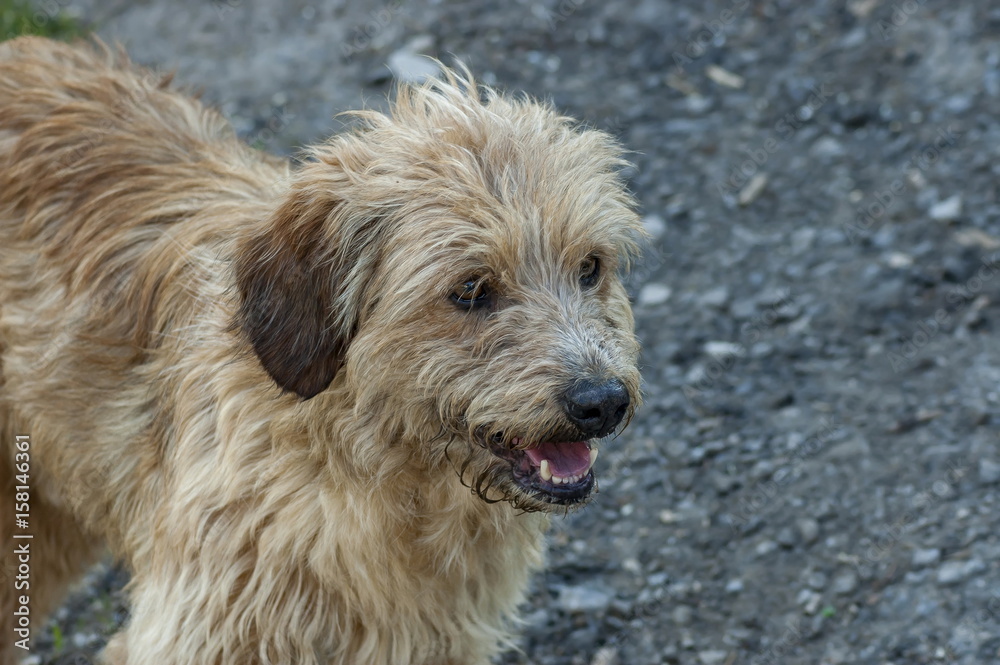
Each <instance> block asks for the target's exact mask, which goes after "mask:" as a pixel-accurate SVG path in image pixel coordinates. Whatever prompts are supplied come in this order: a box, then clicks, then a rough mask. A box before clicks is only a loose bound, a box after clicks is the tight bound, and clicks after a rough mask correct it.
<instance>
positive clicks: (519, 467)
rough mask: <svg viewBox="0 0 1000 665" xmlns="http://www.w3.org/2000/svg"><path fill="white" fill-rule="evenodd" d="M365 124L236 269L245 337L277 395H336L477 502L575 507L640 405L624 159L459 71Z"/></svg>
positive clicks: (317, 170) (294, 193) (339, 142)
mask: <svg viewBox="0 0 1000 665" xmlns="http://www.w3.org/2000/svg"><path fill="white" fill-rule="evenodd" d="M360 116H361V120H362V123H363V126H362V127H361V128H360V129H358V130H357V131H355V132H352V133H348V134H345V135H342V136H338V137H335V138H333V139H331V140H330V141H329V142H328V143H326V144H324V145H322V146H320V147H318V148H316V149H315V150H314V160H313V161H312V162H310V163H309V164H307V165H306V166H304V167H303V168H302V170H301V171H300V172H299V174H298V176H297V179H296V182H295V183H294V184H293V186H292V188H291V191H290V192H289V194H288V195H287V197H286V199H285V200H284V202H283V204H282V205H281V206H280V208H279V209H278V210H277V211H276V212H275V214H274V215H273V217H272V219H271V220H270V221H269V224H268V226H267V228H266V230H264V231H263V232H261V233H259V234H257V235H256V236H255V237H253V238H250V239H248V240H247V241H245V243H244V244H243V246H242V247H241V249H240V251H239V252H238V255H237V260H236V281H237V286H238V289H239V292H240V296H241V310H240V313H239V320H238V325H239V326H240V327H241V328H242V329H243V331H244V332H245V334H246V335H247V337H248V339H249V340H250V342H251V343H252V345H253V348H254V350H255V352H256V354H257V356H258V357H259V359H260V362H261V364H262V365H263V367H264V369H265V370H266V371H267V372H268V373H269V374H270V376H271V377H272V378H273V379H274V380H275V381H276V382H277V383H278V385H280V386H281V387H282V388H283V389H285V390H288V391H293V392H295V393H297V394H298V395H300V396H301V397H302V398H305V399H308V398H311V397H313V396H315V395H316V394H318V393H320V392H321V391H323V390H325V389H326V388H327V387H328V386H329V385H330V383H331V382H332V381H333V380H334V378H335V377H336V383H335V388H336V389H342V390H346V391H348V392H349V393H350V394H351V396H352V399H353V400H354V413H355V414H356V415H358V416H359V417H361V418H367V419H371V420H372V421H373V423H375V424H376V425H377V427H378V428H379V429H378V431H379V432H380V436H382V437H384V439H386V440H389V441H392V442H393V443H398V444H403V445H412V444H415V446H414V450H413V451H412V455H413V456H414V459H419V460H421V461H422V462H424V463H425V464H426V465H427V468H432V469H434V468H437V469H448V471H447V472H448V473H453V472H454V471H452V470H451V469H454V470H457V472H458V474H459V475H460V477H461V478H462V479H463V481H464V482H466V483H467V484H469V485H470V486H471V487H473V489H474V490H476V491H477V493H478V494H479V495H480V496H481V497H482V498H484V499H487V500H507V501H510V502H511V503H512V504H514V505H516V506H518V507H520V508H523V509H526V510H551V509H555V507H558V506H572V505H577V504H581V503H583V502H585V501H586V500H587V499H588V497H589V496H590V495H591V493H592V491H593V489H594V487H595V478H594V472H593V470H592V468H591V467H592V466H593V463H594V458H595V457H596V455H597V441H598V440H599V439H601V438H602V437H606V436H608V435H610V434H613V433H615V432H616V431H618V430H619V429H620V428H622V427H623V426H624V424H625V423H627V421H628V419H629V418H630V417H631V414H632V413H633V411H634V409H635V408H636V406H637V405H638V402H639V373H638V369H637V365H636V363H637V355H638V350H639V347H638V343H637V340H636V338H635V335H634V333H633V319H632V313H631V309H630V307H629V302H628V298H627V295H626V292H625V289H624V287H623V285H622V282H621V275H622V273H623V272H624V271H625V270H626V269H627V267H628V264H629V261H630V259H631V258H632V257H633V256H634V255H635V254H636V253H637V251H638V249H639V243H640V242H641V240H642V237H643V233H644V232H643V231H642V225H641V224H640V222H639V220H638V218H637V217H636V215H635V213H634V211H633V207H634V206H633V201H632V199H631V197H630V196H629V195H628V194H627V192H626V191H625V188H624V186H623V184H622V183H621V181H620V178H619V176H618V170H619V169H620V167H621V166H622V165H623V163H624V162H623V161H622V159H621V150H620V148H619V146H618V145H617V144H616V143H615V141H614V140H613V139H612V138H611V137H609V136H608V135H606V134H604V133H602V132H598V131H594V130H589V129H584V128H581V127H579V126H578V125H576V124H574V123H573V122H572V121H571V120H570V119H568V118H565V117H562V116H560V115H558V114H557V113H556V112H554V111H553V110H552V109H551V108H549V107H547V106H545V105H541V104H538V103H536V102H533V101H530V100H527V99H518V100H513V99H509V98H506V97H503V96H501V95H499V94H497V93H495V92H493V91H491V90H483V89H479V88H477V87H476V86H475V85H474V84H473V83H472V82H471V80H470V79H468V78H463V77H461V76H459V75H456V74H454V73H451V72H446V77H445V80H444V81H435V82H432V83H428V84H425V85H423V86H418V87H404V88H402V89H401V90H400V91H399V93H398V95H397V99H396V101H395V103H394V105H393V108H392V112H391V114H389V115H382V114H378V113H373V112H366V113H362V114H360Z"/></svg>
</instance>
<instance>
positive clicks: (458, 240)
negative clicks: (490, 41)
mask: <svg viewBox="0 0 1000 665" xmlns="http://www.w3.org/2000/svg"><path fill="white" fill-rule="evenodd" d="M357 118H358V120H357V127H356V128H355V129H353V130H351V131H349V132H346V133H344V134H342V135H338V136H335V137H333V138H332V139H330V140H329V141H327V142H325V143H323V144H321V145H318V146H316V147H314V148H312V149H310V151H309V153H308V156H307V158H306V159H304V160H303V163H302V164H301V165H299V166H298V167H296V168H292V167H291V166H290V165H288V164H287V163H285V162H284V161H282V160H278V159H276V158H273V157H268V156H265V155H263V154H261V153H260V152H258V151H256V150H254V149H251V148H250V147H248V146H247V145H245V144H244V143H242V142H241V141H240V140H238V139H237V137H236V136H235V134H234V132H233V130H232V128H231V127H230V126H229V125H228V124H227V123H226V121H225V120H224V119H223V118H222V117H221V116H220V115H219V114H218V113H217V112H215V111H213V110H211V109H208V108H206V107H205V106H203V105H202V104H201V103H199V102H198V101H196V100H194V99H192V98H190V97H189V96H186V95H184V94H180V93H178V92H176V91H173V90H171V89H170V88H169V81H168V80H166V79H164V78H163V77H160V76H155V75H152V74H151V73H149V72H146V71H143V70H140V69H137V68H135V67H133V66H131V65H130V64H129V63H128V62H127V60H126V58H125V57H124V56H123V55H120V54H117V53H112V52H110V51H109V50H108V49H106V48H104V47H102V46H100V45H98V46H96V47H90V46H68V45H65V44H60V43H55V42H52V41H48V40H44V39H38V38H23V39H17V40H14V41H11V42H7V43H4V44H2V45H0V242H2V250H0V251H2V253H0V358H2V374H0V431H2V436H3V440H2V443H0V451H2V452H3V454H2V455H0V492H2V494H0V496H3V505H4V507H3V510H0V540H2V542H3V548H4V551H5V552H6V555H5V558H4V577H5V579H4V580H2V588H0V615H2V616H3V622H4V625H5V626H6V629H5V630H4V631H3V640H4V647H5V648H8V647H10V645H11V644H12V643H13V642H14V641H15V640H18V639H20V637H19V636H22V635H24V634H25V632H26V631H27V632H30V631H31V630H36V631H37V630H38V629H39V628H40V627H41V625H42V621H43V619H44V617H45V614H46V612H48V611H49V610H51V609H52V607H53V606H54V604H56V603H58V602H59V599H60V597H61V595H62V593H63V592H64V590H65V587H66V585H67V584H69V583H70V582H71V581H72V580H73V579H74V578H75V577H76V576H77V575H79V574H80V572H81V571H83V570H84V569H85V568H86V567H87V566H88V565H89V564H91V563H92V562H93V561H94V560H95V558H97V557H99V556H100V555H101V554H102V553H103V552H104V551H105V548H106V547H107V548H110V550H111V552H112V553H113V555H114V556H115V557H117V558H119V559H120V560H122V561H124V562H125V564H126V565H127V567H128V569H129V570H130V571H131V573H132V580H131V583H130V584H129V587H128V591H129V595H130V600H131V607H132V612H131V616H130V618H129V620H128V622H127V624H126V626H125V627H124V628H123V629H122V631H121V632H119V633H118V634H117V635H115V636H114V637H113V638H112V639H111V641H110V643H109V644H108V646H107V648H106V649H105V650H104V652H103V653H102V656H101V657H102V659H103V661H104V662H106V663H109V664H114V665H124V664H126V663H128V664H129V665H195V664H203V665H230V664H232V665H254V664H261V665H263V664H274V665H285V664H292V663H294V664H296V665H319V664H323V665H330V664H334V663H342V664H345V665H346V664H351V665H361V664H364V665H380V664H385V665H405V664H425V665H447V664H452V665H470V664H476V665H478V664H484V663H487V662H488V661H489V658H490V656H491V655H492V654H494V653H496V652H497V650H498V649H500V648H502V647H504V646H507V645H509V644H510V629H511V627H512V622H513V617H514V615H515V609H516V607H517V605H518V603H519V602H520V601H521V600H522V599H523V595H524V590H525V587H526V583H527V581H528V579H529V576H530V574H531V573H532V571H533V570H535V569H537V568H538V567H539V566H540V565H541V563H542V559H543V534H544V531H545V528H546V525H547V521H548V515H547V514H548V513H553V512H555V513H559V512H563V511H565V510H567V509H570V508H572V507H576V506H580V505H583V504H584V503H586V502H587V500H588V498H589V497H590V496H591V494H592V493H593V490H594V488H595V484H596V481H595V479H594V472H593V470H592V468H591V467H592V466H593V462H594V458H595V457H596V452H597V440H598V439H600V438H602V437H605V436H607V435H609V434H612V433H614V432H616V431H618V430H620V429H621V427H622V426H623V424H624V423H626V422H627V419H628V418H629V417H630V415H631V414H632V412H633V410H634V409H635V408H636V406H637V403H638V398H639V374H638V371H637V364H636V362H637V354H638V344H637V341H636V338H635V336H634V333H633V320H632V315H631V312H630V308H629V302H628V299H627V297H626V292H625V290H624V288H623V285H622V282H621V275H622V273H623V271H624V270H625V269H626V267H627V264H628V262H629V260H630V257H632V256H634V255H635V254H636V252H637V251H638V247H639V243H640V242H641V241H642V235H643V231H642V226H641V224H640V222H639V220H638V219H637V217H636V215H635V213H634V211H633V201H632V200H631V198H630V196H629V195H628V194H627V193H626V191H625V189H624V187H623V185H622V183H621V182H620V178H619V176H618V170H619V167H620V166H621V164H622V163H623V162H622V161H621V156H620V149H619V147H618V146H617V145H616V143H615V142H614V141H613V140H612V139H611V138H610V137H609V136H607V135H606V134H603V133H601V132H598V131H593V130H589V129H585V128H581V127H579V126H577V125H576V124H574V123H573V122H572V121H571V120H570V119H568V118H566V117H563V116H560V115H558V114H557V113H556V112H554V111H553V110H552V109H551V108H549V107H547V106H545V105H541V104H539V103H537V102H534V101H531V100H528V99H511V98H508V97H505V96H503V95H501V94H499V93H497V92H494V91H492V90H489V89H482V88H479V87H477V86H476V84H475V83H474V82H473V81H472V80H471V78H470V77H469V76H468V74H467V73H465V72H462V73H456V72H453V71H446V72H445V74H444V77H443V80H435V81H432V82H428V83H425V84H422V85H419V86H403V87H401V88H400V89H399V90H398V93H397V95H396V99H395V101H394V103H393V104H392V108H391V112H390V113H388V114H385V115H383V114H380V113H376V112H370V111H368V112H360V113H358V114H357ZM20 499H25V500H24V501H21V500H20ZM12 504H16V505H12ZM15 516H16V518H15ZM29 536H30V537H29ZM29 569H30V573H29V572H28V570H29ZM29 613H30V621H29V622H26V621H25V620H24V619H23V617H24V615H25V614H29ZM12 622H13V624H12ZM25 623H30V628H25V627H24V624H25ZM17 631H20V632H17ZM25 644H26V643H20V644H18V646H24V645H25ZM18 653H21V654H23V653H24V652H23V651H21V650H20V649H18V648H16V647H13V648H10V650H9V651H5V652H4V654H5V655H4V656H3V658H2V662H3V663H12V662H13V661H14V659H15V657H16V654H18Z"/></svg>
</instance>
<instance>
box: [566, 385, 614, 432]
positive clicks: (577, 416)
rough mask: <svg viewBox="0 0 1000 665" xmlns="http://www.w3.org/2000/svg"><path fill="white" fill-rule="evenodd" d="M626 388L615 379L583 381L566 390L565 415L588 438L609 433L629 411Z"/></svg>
mask: <svg viewBox="0 0 1000 665" xmlns="http://www.w3.org/2000/svg"><path fill="white" fill-rule="evenodd" d="M628 405H629V396H628V390H626V389H625V384H623V383H622V382H621V381H619V380H618V379H612V380H611V381H606V382H604V383H599V384H598V383H592V382H590V381H584V382H582V383H578V384H577V385H576V386H574V387H573V388H572V389H571V390H570V391H569V392H568V393H566V415H567V416H568V417H569V419H570V421H571V422H572V423H573V424H574V425H576V426H577V427H579V428H580V431H581V432H583V434H584V435H585V436H587V437H600V436H605V435H606V434H609V433H610V432H611V430H613V429H614V428H615V426H616V425H618V423H620V422H621V421H622V418H624V417H625V413H626V412H627V411H628Z"/></svg>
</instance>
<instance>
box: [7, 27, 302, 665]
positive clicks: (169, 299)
mask: <svg viewBox="0 0 1000 665" xmlns="http://www.w3.org/2000/svg"><path fill="white" fill-rule="evenodd" d="M168 84H169V77H164V76H162V75H158V74H154V73H152V72H148V71H143V70H139V69H136V68H133V67H131V66H130V65H128V63H127V61H126V59H125V58H124V56H122V55H120V54H116V53H114V52H112V51H111V50H109V49H107V48H104V47H102V46H97V47H96V48H90V47H84V48H80V47H75V46H69V45H66V44H61V43H58V42H53V41H49V40H45V39H37V38H21V39H16V40H13V41H10V42H5V43H3V44H0V357H2V363H3V364H2V366H0V433H2V436H3V440H2V442H0V446H2V449H3V454H0V467H3V468H0V486H2V487H0V491H2V496H3V497H4V501H5V502H9V501H10V497H13V496H14V495H15V488H14V486H13V485H11V484H10V480H11V478H12V477H13V474H12V473H11V469H10V468H9V467H10V460H11V459H14V453H13V452H12V451H11V448H13V446H14V445H15V436H17V435H19V434H20V435H22V436H29V437H30V439H25V440H26V441H30V451H29V452H28V454H22V455H21V457H20V459H22V460H27V461H29V463H30V464H29V467H25V468H30V472H29V473H28V474H25V475H23V476H22V479H27V480H28V482H27V483H26V485H25V486H26V487H30V502H29V504H30V511H29V515H30V516H29V517H28V519H27V520H26V521H25V524H26V528H23V529H18V528H17V526H16V525H15V523H14V515H13V514H12V511H11V510H10V506H9V505H8V506H7V509H5V510H3V511H0V536H2V537H3V540H4V541H5V542H7V543H8V544H9V543H10V542H11V541H10V540H9V538H10V535H11V534H12V533H14V532H16V531H22V532H23V534H25V535H31V536H33V538H32V539H23V542H24V543H32V544H33V545H34V549H33V551H32V555H31V562H30V565H31V567H32V570H34V571H35V576H34V580H33V581H32V583H31V585H30V586H26V585H25V584H24V583H22V584H20V585H16V584H15V582H16V577H17V570H18V566H19V565H20V564H21V562H19V561H18V559H17V557H13V558H12V557H11V555H10V553H9V552H7V553H6V554H5V556H4V566H3V572H4V579H3V581H2V582H0V607H2V608H3V610H4V619H3V621H2V623H3V626H4V631H3V632H4V634H5V635H10V634H11V632H10V630H9V629H8V628H9V624H10V622H11V621H12V617H11V614H10V612H9V611H8V610H9V609H10V608H12V607H14V606H15V605H16V600H17V599H18V597H19V596H20V595H22V594H23V595H24V596H25V597H26V598H30V607H31V611H32V615H33V616H35V617H38V618H37V619H35V624H34V628H35V629H40V628H41V626H40V625H39V624H38V623H37V622H40V621H41V618H42V616H43V614H44V612H46V611H47V610H48V609H50V606H51V604H52V603H53V602H55V599H56V598H57V596H58V594H59V590H60V588H61V587H62V586H63V584H62V583H63V581H64V579H69V578H71V577H73V576H74V575H75V574H76V573H77V572H78V571H79V570H80V568H81V567H83V566H85V565H86V564H87V562H88V561H90V560H92V558H93V555H94V554H96V552H97V551H99V547H101V541H99V540H98V539H97V538H95V537H92V536H91V535H90V534H91V533H102V534H103V535H107V536H110V540H111V543H112V545H113V546H117V547H116V549H118V550H119V551H121V550H122V549H128V550H129V551H134V548H126V547H122V546H121V543H117V542H116V539H124V538H127V537H128V535H127V534H125V533H122V532H121V528H120V525H121V524H123V523H125V521H126V520H128V517H127V516H124V515H121V514H116V512H117V513H120V511H121V510H123V509H124V507H128V509H129V510H134V511H136V515H138V514H141V512H142V509H141V507H140V506H141V505H142V503H143V501H149V500H152V499H151V497H153V496H155V495H156V493H157V488H156V484H157V483H158V482H159V480H158V479H159V477H160V474H159V473H158V472H157V467H158V465H159V463H160V462H159V460H160V459H161V457H162V455H163V454H164V453H165V451H164V450H163V449H162V444H163V442H164V441H165V440H166V437H165V436H164V432H163V430H164V429H165V428H169V427H170V425H169V423H168V421H167V420H163V419H161V420H160V421H159V422H157V421H156V415H155V414H156V413H158V412H159V413H161V414H162V407H167V406H168V400H165V399H164V400H161V399H160V398H159V397H158V396H157V395H155V394H151V392H150V386H151V385H156V383H157V382H156V381H155V380H153V381H151V380H150V378H151V377H153V376H156V375H163V376H162V378H163V379H164V380H165V382H164V383H162V384H161V385H163V386H164V389H165V390H170V389H169V388H166V386H167V385H169V377H167V376H165V373H166V372H168V371H169V370H170V368H172V367H179V366H180V365H182V364H183V363H182V362H181V361H180V359H179V356H180V354H183V353H184V351H183V350H182V349H181V348H178V345H177V344H172V345H170V346H171V348H170V351H169V353H167V352H161V351H160V349H161V347H163V346H164V345H163V341H164V339H165V336H166V335H171V336H175V335H176V330H178V329H181V330H189V331H190V332H192V334H193V335H194V337H195V338H196V337H197V335H198V331H196V330H193V329H194V328H196V327H197V326H198V325H199V321H203V320H205V317H204V316H203V314H204V311H205V309H206V308H213V307H214V308H218V307H224V306H225V305H224V301H225V299H224V298H223V295H224V293H223V292H224V291H225V289H226V287H225V276H224V275H220V274H218V273H219V272H220V268H219V266H220V265H224V263H220V261H219V258H220V256H223V255H224V254H225V252H226V247H227V246H228V245H227V243H229V242H230V241H231V240H232V236H233V235H234V231H235V229H236V228H237V227H239V226H240V225H242V224H246V223H249V222H250V221H251V220H253V219H260V218H262V217H263V216H264V214H265V213H264V210H265V209H266V206H267V205H269V204H270V202H271V201H272V200H273V196H274V192H275V191H276V190H275V188H276V187H277V186H279V185H280V184H281V182H282V181H283V179H284V178H285V177H286V176H287V168H286V167H285V166H284V165H283V164H282V163H281V162H279V161H278V160H275V159H271V158H266V157H263V156H262V155H261V154H259V153H257V152H256V151H254V150H252V149H250V148H249V147H247V146H245V145H244V144H242V143H241V142H239V141H238V140H237V138H236V137H235V136H234V135H233V132H232V130H231V128H230V127H229V125H228V124H227V123H226V122H225V121H224V119H222V118H221V116H219V115H218V114H217V113H216V112H215V111H213V110H210V109H207V108H205V107H204V106H202V105H201V104H200V103H199V102H198V101H196V100H193V99H191V98H189V97H187V96H184V95H180V94H177V93H176V92H173V91H171V90H169V89H168V87H167V86H168ZM269 197H272V198H269ZM226 316H227V315H226V314H223V315H220V316H219V317H215V318H214V319H211V320H224V318H225V317H226ZM204 334H206V335H212V334H214V335H218V331H204ZM175 341H176V340H175ZM154 403H155V404H156V405H157V406H158V407H161V408H153V407H152V406H151V405H152V404H154ZM122 459H130V460H133V461H134V466H135V467H142V466H145V467H146V468H145V469H143V470H142V472H139V470H138V469H134V471H135V472H133V473H131V474H129V473H128V472H127V471H126V470H125V469H121V472H122V473H121V474H120V475H119V477H118V480H120V481H121V482H120V483H119V484H118V485H117V486H116V487H115V490H114V493H117V494H118V495H119V498H120V501H118V502H117V503H116V504H115V505H111V504H110V503H109V501H108V498H109V492H108V488H107V487H105V486H103V485H104V483H105V482H106V481H107V478H108V474H107V472H106V471H107V469H109V468H117V467H118V466H120V461H121V460H122ZM126 466H133V465H132V464H127V465H126ZM96 478H102V479H104V480H101V481H96V482H99V483H101V485H102V486H95V485H94V483H95V480H93V479H96ZM140 479H141V481H142V483H143V484H142V485H140V484H139V481H140ZM70 513H72V515H71V514H70ZM56 532H58V534H57V535H56ZM18 542H22V541H18ZM8 549H9V548H8V547H5V550H8ZM88 553H90V554H88ZM22 570H23V569H22ZM50 590H51V592H50ZM14 621H15V622H16V619H14ZM15 626H16V623H15ZM7 642H8V643H9V641H7ZM4 648H6V644H5V646H4ZM6 662H8V661H7V660H5V659H4V657H3V654H0V663H6Z"/></svg>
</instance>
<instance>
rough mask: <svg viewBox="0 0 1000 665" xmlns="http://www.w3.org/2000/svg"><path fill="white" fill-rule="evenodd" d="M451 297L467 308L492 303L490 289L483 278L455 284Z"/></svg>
mask: <svg viewBox="0 0 1000 665" xmlns="http://www.w3.org/2000/svg"><path fill="white" fill-rule="evenodd" d="M451 299H452V300H453V301H454V302H455V303H456V304H457V305H458V306H460V307H464V308H466V309H475V308H477V307H484V306H486V305H489V303H490V290H489V287H487V285H486V284H485V283H484V282H483V281H482V280H480V279H470V280H468V281H467V282H462V283H461V284H457V285H456V286H455V288H454V290H453V291H452V292H451Z"/></svg>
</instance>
